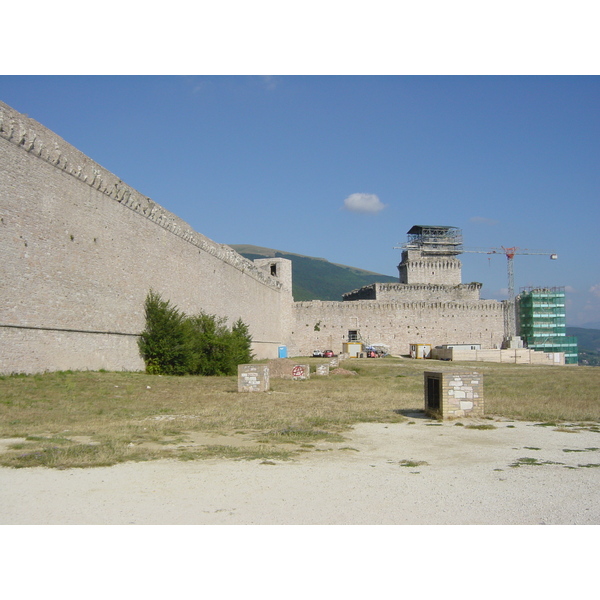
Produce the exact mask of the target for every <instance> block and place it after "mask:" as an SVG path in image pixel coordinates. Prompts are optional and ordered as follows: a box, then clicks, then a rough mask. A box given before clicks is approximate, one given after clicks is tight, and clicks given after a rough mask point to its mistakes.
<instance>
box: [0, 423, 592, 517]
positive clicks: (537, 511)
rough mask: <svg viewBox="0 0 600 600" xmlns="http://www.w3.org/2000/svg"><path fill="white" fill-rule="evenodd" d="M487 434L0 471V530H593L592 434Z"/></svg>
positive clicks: (433, 434) (394, 434)
mask: <svg viewBox="0 0 600 600" xmlns="http://www.w3.org/2000/svg"><path fill="white" fill-rule="evenodd" d="M482 423H488V424H489V423H491V422H490V421H485V422H482ZM494 425H495V426H496V428H495V429H492V430H477V429H468V428H466V427H460V426H456V425H455V424H453V423H443V424H439V425H438V424H434V423H432V422H431V421H429V420H425V419H414V421H412V422H408V423H406V422H405V423H400V424H387V425H386V424H361V425H358V426H357V427H355V429H354V430H353V431H352V432H350V433H349V434H348V435H347V436H346V437H347V441H346V442H344V443H341V444H335V445H332V446H329V447H328V448H326V447H322V448H320V449H319V450H320V451H319V450H316V451H312V452H310V453H306V454H305V455H302V456H300V457H299V458H298V459H296V460H294V461H287V462H283V461H281V462H280V461H263V462H261V461H227V460H207V461H197V462H174V461H157V462H149V463H127V464H122V465H118V466H115V467H110V468H97V469H72V470H66V471H55V470H49V469H43V468H35V469H6V468H2V469H0V524H164V525H168V524H215V525H216V524H239V525H241V524H290V525H291V524H347V525H352V524H371V525H376V524H388V525H393V524H398V525H401V524H438V525H441V524H465V525H466V524H490V525H492V524H588V525H591V524H596V525H597V524H600V494H598V489H600V433H598V432H596V431H590V430H577V428H574V427H570V428H566V430H565V431H556V430H554V428H552V427H540V426H536V425H534V424H533V423H526V422H510V421H502V422H496V423H494ZM517 463H518V464H520V466H517V467H514V466H511V465H514V464H517ZM582 465H586V466H582Z"/></svg>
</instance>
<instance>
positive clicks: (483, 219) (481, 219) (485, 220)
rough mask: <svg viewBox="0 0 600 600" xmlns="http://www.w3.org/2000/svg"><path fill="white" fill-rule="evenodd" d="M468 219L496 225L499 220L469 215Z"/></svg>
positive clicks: (472, 221)
mask: <svg viewBox="0 0 600 600" xmlns="http://www.w3.org/2000/svg"><path fill="white" fill-rule="evenodd" d="M469 221H470V222H471V223H480V224H481V225H498V223H499V221H495V220H494V219H488V218H487V217H471V218H470V219H469Z"/></svg>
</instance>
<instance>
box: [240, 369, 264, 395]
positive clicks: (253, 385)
mask: <svg viewBox="0 0 600 600" xmlns="http://www.w3.org/2000/svg"><path fill="white" fill-rule="evenodd" d="M268 390H269V367H268V366H266V365H238V392H267V391H268Z"/></svg>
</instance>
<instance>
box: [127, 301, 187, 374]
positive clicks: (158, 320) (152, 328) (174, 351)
mask: <svg viewBox="0 0 600 600" xmlns="http://www.w3.org/2000/svg"><path fill="white" fill-rule="evenodd" d="M144 308H145V316H146V328H145V329H144V331H143V332H142V335H141V337H140V340H139V342H138V345H139V348H140V354H141V355H142V358H143V359H144V362H145V363H146V371H147V372H148V373H151V374H154V375H183V374H185V373H186V372H187V369H188V365H187V363H188V351H187V348H186V346H187V343H186V331H185V329H186V328H185V315H184V314H183V313H181V312H180V311H179V310H178V309H177V308H176V307H174V306H171V304H170V302H169V301H168V300H163V299H162V298H161V297H160V295H159V294H156V293H155V292H153V291H152V290H150V292H149V293H148V296H146V302H145V305H144Z"/></svg>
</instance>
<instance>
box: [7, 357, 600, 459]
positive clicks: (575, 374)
mask: <svg viewBox="0 0 600 600" xmlns="http://www.w3.org/2000/svg"><path fill="white" fill-rule="evenodd" d="M298 362H299V363H300V364H307V363H308V364H311V366H312V367H313V369H314V367H315V366H316V364H319V363H322V362H323V360H322V359H312V358H304V359H299V360H298ZM341 366H342V367H343V368H344V369H347V370H352V371H355V372H356V375H330V376H329V377H317V376H314V375H313V376H312V377H311V379H309V380H306V381H288V380H281V379H272V380H271V391H270V392H267V393H251V394H248V393H246V394H241V393H238V392H237V379H236V378H235V377H161V376H155V375H146V374H143V373H107V372H59V373H47V374H42V375H30V376H20V375H14V376H4V377H0V465H3V466H12V467H27V466H37V465H40V466H47V467H55V468H71V467H90V466H108V465H113V464H116V463H118V462H124V461H130V460H133V461H141V460H153V459H157V458H176V459H180V460H195V459H202V458H207V457H230V458H263V459H265V460H268V459H269V458H273V459H275V458H278V459H285V458H286V457H291V456H292V455H293V454H295V453H298V452H311V451H318V444H320V443H322V442H323V441H325V442H326V441H331V442H340V441H343V435H344V431H347V430H348V428H349V427H351V426H352V425H353V424H356V423H361V422H363V423H364V422H383V423H385V422H398V421H402V420H405V419H407V418H412V417H410V415H414V413H416V412H418V411H421V410H422V408H423V375H422V373H423V371H425V370H430V371H440V370H472V371H477V372H480V373H483V376H484V396H485V407H486V415H487V418H490V419H494V418H499V417H502V418H511V419H515V420H520V419H522V420H528V421H536V422H540V423H544V424H547V425H550V426H555V427H561V426H562V427H564V426H572V425H573V424H576V425H578V426H580V427H581V426H585V427H588V428H593V429H594V430H596V429H598V423H599V422H600V369H598V368H594V367H587V368H586V367H546V366H529V365H511V364H495V363H441V362H437V361H416V360H410V359H402V358H385V359H362V360H361V359H354V360H348V361H345V362H343V363H342V365H341Z"/></svg>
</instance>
